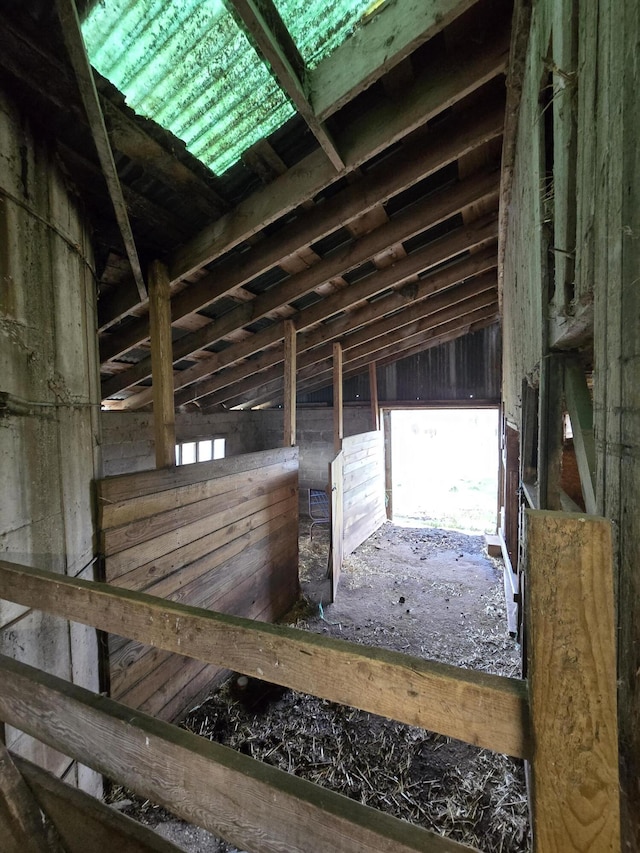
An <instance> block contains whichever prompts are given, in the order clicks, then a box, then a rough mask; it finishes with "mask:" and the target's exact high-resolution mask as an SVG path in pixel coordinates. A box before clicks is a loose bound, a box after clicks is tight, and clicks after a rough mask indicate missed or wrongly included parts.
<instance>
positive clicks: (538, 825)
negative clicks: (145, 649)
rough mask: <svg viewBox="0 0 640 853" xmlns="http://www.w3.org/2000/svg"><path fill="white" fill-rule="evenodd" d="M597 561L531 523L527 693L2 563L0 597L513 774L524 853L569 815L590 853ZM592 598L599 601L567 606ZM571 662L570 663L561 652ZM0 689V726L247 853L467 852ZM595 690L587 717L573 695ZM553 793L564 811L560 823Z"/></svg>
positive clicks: (610, 743) (605, 556) (111, 713)
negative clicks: (328, 704)
mask: <svg viewBox="0 0 640 853" xmlns="http://www.w3.org/2000/svg"><path fill="white" fill-rule="evenodd" d="M549 548H551V549H552V551H549ZM550 553H553V555H554V559H555V561H556V565H558V564H559V562H560V561H562V563H563V569H565V570H566V571H565V573H564V575H563V576H564V577H566V578H567V580H568V582H567V583H565V584H558V583H557V574H556V573H555V572H554V571H553V569H551V571H550V570H549V565H550V564H549V561H548V559H547V557H548V555H549V554H550ZM610 558H611V540H610V525H609V523H608V522H606V521H605V520H604V519H597V518H592V517H589V516H580V517H576V516H564V515H561V514H557V513H535V514H533V515H532V516H530V518H529V561H528V569H527V571H528V573H529V575H530V578H531V597H530V602H531V604H530V607H531V614H532V631H533V642H532V644H531V663H530V670H531V679H530V682H529V683H527V682H526V681H521V680H518V679H513V678H506V677H501V676H493V675H487V674H485V673H481V672H474V671H472V670H465V669H460V668H458V667H454V666H448V665H445V664H440V663H434V662H430V661H426V660H420V659H417V658H413V657H410V656H407V655H404V654H401V653H397V652H389V651H385V650H383V649H377V648H369V647H363V646H361V645H359V644H352V643H347V642H344V641H340V640H334V639H329V638H326V637H323V636H321V635H315V634H309V633H308V632H305V631H300V630H297V629H293V628H286V627H279V626H274V625H269V624H265V625H261V624H256V623H254V622H252V621H251V620H246V619H242V618H239V617H232V616H226V615H224V614H220V613H215V612H211V611H206V610H199V609H197V608H191V607H187V606H184V605H180V604H175V603H171V602H167V601H165V600H163V599H158V598H154V597H152V596H149V595H146V594H144V593H138V592H133V591H129V590H121V589H114V588H112V587H110V586H108V585H104V584H99V583H94V582H90V581H82V580H76V579H72V578H68V577H62V576H60V575H56V574H54V573H51V572H45V571H40V570H38V569H32V568H28V567H25V566H20V565H15V564H11V563H8V562H6V561H0V592H1V594H2V595H3V597H5V598H8V599H10V600H13V601H16V602H18V603H21V604H23V605H27V606H30V607H35V608H39V609H44V610H46V611H47V612H49V613H53V614H55V615H58V616H61V617H63V618H65V619H70V620H75V621H81V622H83V623H85V624H91V625H94V626H95V627H97V628H99V629H101V630H103V631H109V632H117V633H119V634H124V635H125V636H128V637H131V638H133V639H137V640H139V641H141V642H144V643H147V644H150V645H154V646H156V647H158V648H161V649H165V650H168V651H179V652H180V653H182V654H186V655H188V656H190V657H195V658H198V659H200V660H202V661H204V662H208V663H216V664H217V665H222V666H226V667H230V668H232V669H234V670H236V671H238V672H243V673H246V674H248V675H257V676H259V677H261V678H264V679H267V680H270V681H272V682H274V683H277V684H282V685H285V686H288V687H291V688H293V689H296V690H301V691H305V692H309V693H313V694H315V695H317V696H320V697H323V698H326V699H330V700H332V701H337V702H341V703H344V704H349V705H352V706H353V707H357V708H361V709H364V710H368V711H371V712H373V713H377V714H381V715H383V716H386V717H390V718H392V719H396V720H399V721H401V722H406V723H409V724H410V725H415V726H422V727H425V728H428V729H430V730H432V731H436V732H439V733H441V734H444V735H448V736H450V737H456V738H459V739H462V740H465V741H467V742H469V743H473V744H475V745H477V746H481V747H485V748H488V749H493V750H497V751H500V752H504V753H507V754H510V755H514V756H519V757H521V758H525V759H528V760H530V761H531V762H532V767H533V775H534V791H535V794H534V805H535V810H534V844H535V846H534V849H535V851H536V853H548V852H549V853H550V851H557V850H565V849H569V845H570V844H572V843H573V841H574V840H575V838H576V836H575V829H576V826H575V823H574V820H573V818H572V815H575V816H576V818H577V819H579V822H580V826H581V829H580V832H581V835H580V838H581V841H580V844H581V846H580V848H579V849H581V850H584V851H587V850H589V851H593V852H594V853H595V851H598V853H601V851H603V850H607V851H609V850H610V851H619V850H620V844H619V830H620V827H619V805H618V789H617V781H616V779H617V727H616V703H615V678H614V676H613V675H612V673H613V672H614V669H613V668H612V663H613V661H614V656H615V641H614V631H613V596H612V576H611V559H610ZM594 586H595V587H596V588H597V589H598V592H599V594H598V596H597V598H596V597H595V596H584V595H583V596H580V595H576V592H577V591H578V590H579V589H583V588H587V589H592V588H593V587H594ZM551 601H552V602H553V604H552V605H550V602H551ZM596 601H597V610H598V617H597V618H595V611H594V610H593V609H592V608H593V607H594V606H596ZM550 608H551V609H550ZM559 610H561V611H562V613H563V616H564V620H563V623H562V624H563V629H562V631H563V633H562V641H561V645H560V646H559V647H557V646H556V645H555V644H553V643H552V644H551V645H550V644H549V636H550V633H553V630H555V626H556V625H557V624H558V620H557V619H555V618H553V614H554V613H557V612H558V611H559ZM603 615H605V616H606V618H603ZM552 629H553V630H552ZM556 636H559V635H557V634H556ZM574 648H575V649H577V650H579V651H580V653H578V654H573V653H571V651H570V650H571V649H574ZM591 652H592V653H591ZM0 672H1V673H2V682H3V689H2V692H1V694H0V719H3V720H4V721H6V722H8V723H10V724H11V725H13V726H16V727H19V728H22V729H23V730H24V731H26V732H28V733H30V734H31V735H33V736H34V737H37V738H39V739H41V740H43V741H44V742H45V743H48V744H50V745H51V746H54V747H56V748H58V749H61V750H63V751H65V752H66V753H67V754H69V755H71V756H73V757H75V758H77V759H78V760H79V761H82V762H83V763H85V764H88V765H89V766H92V767H94V768H95V769H97V770H99V771H100V772H102V773H105V774H106V775H108V776H109V777H111V778H114V779H117V780H119V781H122V782H123V783H124V784H127V785H128V786H130V787H131V788H133V789H134V790H136V791H138V792H139V793H141V794H142V795H144V796H146V797H148V798H150V799H153V800H154V801H157V802H159V803H161V804H163V805H165V806H166V807H167V808H169V809H171V810H172V811H174V812H175V813H176V814H177V815H179V816H181V817H184V818H185V819H187V820H190V821H193V822H196V823H198V824H200V825H201V826H204V827H205V828H207V829H210V830H212V831H214V832H218V833H220V834H222V835H223V837H225V838H227V839H228V840H230V841H232V842H233V843H236V844H239V845H241V846H243V847H244V848H245V849H248V850H251V851H256V853H262V851H264V853H271V851H273V853H275V851H277V850H280V849H283V847H284V848H286V849H287V850H291V851H299V853H315V851H318V853H320V851H324V850H327V849H330V848H332V847H333V846H334V845H335V839H336V837H337V836H339V837H340V839H341V840H340V845H341V849H344V850H345V851H349V853H365V851H370V853H373V852H374V851H389V852H390V851H392V850H393V851H418V850H420V851H425V850H432V851H450V853H453V851H455V850H462V849H468V848H464V847H463V846H462V845H459V844H456V843H453V842H451V841H448V840H447V839H443V838H441V837H440V836H437V835H434V834H433V833H431V832H427V831H426V830H422V829H419V828H417V827H414V826H411V825H410V824H406V823H404V822H403V821H399V820H397V819H395V818H390V817H387V816H384V815H382V814H380V813H377V812H375V811H372V810H371V809H369V808H366V807H364V806H361V805H360V804H358V803H355V802H353V801H351V800H349V799H348V798H345V797H342V796H340V795H336V794H332V793H330V792H327V791H322V793H321V794H320V790H321V789H319V788H318V787H317V786H316V785H313V784H311V783H308V782H304V781H301V780H298V779H295V778H293V777H291V776H290V775H289V774H287V773H285V772H283V771H280V770H277V769H275V768H273V767H268V766H266V765H263V764H261V763H260V762H258V761H256V760H254V759H251V758H248V757H246V756H243V755H240V754H237V753H235V752H233V751H232V750H229V749H227V748H225V747H223V746H220V745H218V744H215V743H211V742H208V741H204V740H202V739H201V738H199V737H197V736H195V735H192V734H190V733H187V732H183V731H180V730H179V729H177V728H176V727H174V726H171V725H170V724H167V723H163V722H161V721H158V720H155V719H154V718H152V717H148V716H146V715H145V714H142V713H140V712H132V711H131V709H128V708H124V707H123V706H121V705H119V704H118V703H116V702H114V701H113V700H111V699H107V698H106V697H104V696H96V695H94V694H91V693H90V692H89V691H86V690H84V689H82V688H79V687H76V686H74V685H70V684H68V683H66V682H64V681H61V680H60V679H58V678H55V677H53V676H51V675H47V674H45V673H43V672H40V671H38V670H35V669H33V668H31V667H28V666H26V665H24V664H21V663H19V662H17V661H15V660H12V659H8V658H2V659H0ZM593 683H596V684H597V685H598V693H597V696H599V697H600V698H599V699H597V700H596V699H595V697H596V694H595V693H593V692H592V691H591V690H589V689H588V688H589V687H590V686H591V685H592V684H593ZM559 684H566V687H565V688H564V689H565V690H566V691H568V695H570V697H571V702H569V704H568V705H567V707H566V714H564V715H561V718H560V719H559V718H558V715H557V714H555V713H553V714H552V715H551V716H549V713H550V712H549V706H550V703H551V704H552V706H553V704H554V703H555V704H556V705H557V703H558V702H559V701H560V702H561V701H562V699H561V696H562V691H560V692H559V691H558V685H559ZM585 709H588V712H587V713H584V711H585ZM563 710H564V709H563ZM565 732H570V737H568V738H567V737H566V736H565V734H564V733H565ZM558 738H560V739H561V747H562V754H563V761H562V764H561V765H559V762H558V761H557V756H558V748H559V742H558ZM594 738H595V741H596V743H597V748H592V747H593V739H594ZM575 761H578V762H582V763H584V761H586V762H587V764H588V778H589V779H591V780H592V783H591V784H590V785H589V786H587V787H584V786H582V785H579V786H577V788H576V785H575V782H574V781H573V774H574V772H575V769H574V768H575V764H574V762H575ZM550 762H552V763H553V773H551V772H550V765H549V763H550ZM581 778H582V777H581ZM558 792H560V795H561V796H562V797H566V798H567V799H566V800H565V799H561V800H560V802H562V803H563V807H562V808H560V809H558V808H557V803H558ZM5 796H7V792H6V791H5ZM9 796H10V793H9ZM565 802H568V803H569V804H570V806H569V811H568V813H567V809H566V808H565V807H564V804H565ZM574 803H575V805H574ZM554 804H555V805H554ZM602 815H607V820H606V821H605V822H603V820H602ZM310 826H313V831H310Z"/></svg>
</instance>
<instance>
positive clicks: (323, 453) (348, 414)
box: [252, 406, 371, 514]
mask: <svg viewBox="0 0 640 853" xmlns="http://www.w3.org/2000/svg"><path fill="white" fill-rule="evenodd" d="M252 414H253V415H254V416H255V421H256V424H257V428H258V431H259V433H260V434H261V435H262V436H263V439H264V440H265V441H266V442H267V445H266V447H277V446H278V445H279V444H281V443H282V410H280V409H270V410H265V411H257V412H252ZM370 429H371V409H370V408H369V407H368V406H367V407H362V408H360V407H358V408H355V407H354V408H352V407H348V408H345V410H344V432H345V436H347V435H359V434H360V433H363V432H368V431H369V430H370ZM296 439H297V442H298V448H299V450H300V460H299V462H300V468H299V472H300V482H299V486H300V512H301V513H305V514H306V512H307V506H308V490H309V489H310V488H324V487H325V486H326V485H327V483H328V480H329V462H331V460H332V459H333V456H334V454H333V409H330V408H324V407H323V408H318V409H299V410H298V412H297V415H296ZM266 447H265V449H266Z"/></svg>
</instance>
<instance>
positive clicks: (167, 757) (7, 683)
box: [0, 657, 468, 853]
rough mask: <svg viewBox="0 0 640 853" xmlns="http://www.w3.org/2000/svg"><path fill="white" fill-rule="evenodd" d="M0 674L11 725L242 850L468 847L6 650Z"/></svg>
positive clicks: (453, 851) (360, 851)
mask: <svg viewBox="0 0 640 853" xmlns="http://www.w3.org/2000/svg"><path fill="white" fill-rule="evenodd" d="M0 673H1V674H2V694H1V695H0V715H1V716H2V717H3V718H4V719H7V720H10V721H11V723H12V725H15V726H18V727H20V728H22V729H23V730H25V731H27V732H28V733H30V734H32V735H33V736H35V737H37V738H38V739H39V740H42V741H44V742H45V743H49V744H51V745H55V746H56V747H58V748H59V749H62V750H64V751H65V752H66V753H67V754H69V755H71V756H73V757H74V758H76V759H78V760H79V761H82V762H83V763H84V764H87V765H88V766H92V767H93V768H95V769H97V770H98V771H99V772H102V773H104V774H105V775H106V776H108V777H109V778H111V779H116V780H118V781H119V782H121V783H122V784H124V785H126V786H127V787H129V788H131V789H132V790H134V791H135V792H136V793H137V794H139V795H140V796H142V797H145V798H147V799H150V800H152V801H153V802H156V803H159V804H160V805H163V806H165V807H166V808H168V809H169V810H170V811H171V812H173V813H174V814H175V815H177V816H178V817H181V818H183V819H184V820H187V821H189V822H191V823H197V824H199V825H200V826H202V827H204V828H205V829H207V830H209V831H211V832H213V833H215V834H216V835H221V836H222V837H223V838H225V839H226V840H228V841H229V842H231V843H232V844H233V845H236V846H237V847H239V848H240V849H242V850H254V851H256V853H277V851H282V850H287V851H290V853H325V851H327V850H334V849H337V846H338V845H339V846H340V847H342V849H344V850H349V851H350V853H392V851H393V853H418V851H432V853H458V851H459V853H463V851H465V850H468V848H467V847H464V846H463V845H460V844H457V843H456V842H453V841H450V840H449V839H446V838H442V837H441V836H439V835H436V834H435V833H431V832H429V831H427V830H424V829H421V828H419V827H416V826H412V825H411V824H409V823H406V822H405V821H401V820H399V819H398V818H393V817H390V816H389V815H385V814H383V813H382V812H378V811H376V810H374V809H371V808H368V807H366V806H363V805H362V804H360V803H357V802H354V801H353V800H350V799H349V798H348V797H345V796H342V795H340V794H336V793H334V792H333V791H328V790H326V789H324V788H321V787H319V786H318V785H315V784H313V783H311V782H308V781H306V780H305V779H296V778H295V777H294V776H292V775H291V774H289V773H287V772H285V771H283V770H279V769H277V768H275V767H271V766H269V765H268V764H265V763H263V762H261V761H257V760H256V759H253V758H249V756H246V755H243V754H242V753H240V752H235V751H234V750H232V749H229V748H228V747H225V746H222V745H221V744H218V743H215V742H214V741H209V740H207V739H206V738H201V737H198V736H197V735H195V734H193V733H192V732H187V731H184V730H182V729H179V728H178V727H177V726H172V725H170V724H169V723H164V722H162V721H160V720H156V719H154V718H153V717H151V716H148V715H146V714H142V713H140V712H137V711H132V710H131V709H130V708H127V707H125V706H124V705H120V704H118V703H117V702H114V701H113V700H111V699H107V698H106V697H104V696H100V695H96V694H93V693H90V692H89V691H88V690H84V689H83V688H80V687H77V686H76V685H74V684H69V683H67V682H65V681H63V680H62V679H59V678H55V677H54V676H51V675H48V674H46V673H43V672H40V671H39V670H37V669H33V668H32V667H29V666H26V665H25V664H21V663H18V662H17V661H14V660H11V659H10V658H5V657H3V658H1V659H0ZM310 827H312V831H310Z"/></svg>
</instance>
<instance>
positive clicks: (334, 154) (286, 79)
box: [231, 0, 345, 171]
mask: <svg viewBox="0 0 640 853" xmlns="http://www.w3.org/2000/svg"><path fill="white" fill-rule="evenodd" d="M267 3H268V6H269V7H270V16H269V17H270V19H271V20H273V19H274V18H277V19H279V17H280V16H279V14H278V11H277V9H276V8H275V6H273V4H272V3H271V2H269V0H261V4H260V5H262V6H263V7H264V6H265V5H267ZM231 5H232V6H233V8H234V9H235V11H236V13H237V14H238V16H239V18H240V19H241V21H242V22H243V24H244V26H245V27H246V28H247V30H248V32H249V33H250V35H251V37H252V38H253V41H254V43H255V44H256V45H257V47H258V50H259V51H260V53H261V54H262V56H263V57H264V58H265V59H266V61H267V62H268V63H269V65H270V66H271V68H272V69H273V72H274V74H275V75H276V77H277V79H278V82H279V83H280V85H281V86H282V88H283V89H284V91H285V92H286V93H287V95H288V96H289V98H291V101H292V102H293V104H294V105H295V107H296V109H297V110H298V112H299V114H300V115H301V116H302V118H303V119H304V120H305V122H306V123H307V125H308V127H309V130H310V131H311V132H312V133H313V135H314V136H315V137H316V139H317V140H318V142H319V143H320V147H321V148H322V150H323V151H324V153H325V154H326V155H327V157H328V158H329V160H330V162H331V163H332V165H333V166H334V168H335V169H336V170H337V171H342V170H343V169H344V165H345V164H344V162H343V161H342V158H341V157H340V154H339V152H338V149H337V148H336V145H335V143H334V141H333V139H332V138H331V135H330V134H329V132H328V130H327V128H326V127H325V126H324V124H323V123H322V122H321V121H320V120H319V119H318V118H317V117H316V116H315V114H314V112H313V110H312V108H311V104H310V103H309V100H308V98H307V96H306V94H305V91H304V87H303V84H302V80H301V79H300V76H299V72H297V71H296V66H297V67H298V68H300V65H301V64H302V67H304V63H303V62H302V59H301V57H300V55H299V54H298V52H297V49H296V48H295V45H293V42H292V41H291V40H289V44H287V45H283V44H282V43H281V42H280V41H279V40H278V38H277V37H276V35H275V34H274V32H273V30H272V29H271V26H270V25H269V24H268V23H267V21H266V19H265V17H264V14H263V12H262V10H261V9H260V6H259V5H258V3H256V2H254V0H231ZM294 52H295V53H294Z"/></svg>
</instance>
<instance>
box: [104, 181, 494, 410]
mask: <svg viewBox="0 0 640 853" xmlns="http://www.w3.org/2000/svg"><path fill="white" fill-rule="evenodd" d="M491 196H494V197H496V196H497V186H496V183H495V177H494V176H493V175H480V176H477V177H474V178H471V179H468V180H467V181H465V182H463V183H461V184H460V185H459V186H458V187H457V188H454V189H449V190H448V191H443V192H441V193H438V194H437V195H435V196H432V197H429V198H427V199H426V200H424V201H422V202H419V203H417V204H416V205H414V206H413V207H412V208H410V209H409V210H408V211H407V212H405V213H402V214H400V215H398V216H397V217H395V218H394V219H393V220H392V221H390V222H387V223H386V224H384V225H382V226H381V227H380V228H377V229H375V230H374V231H372V232H370V233H368V234H366V235H365V236H363V237H362V238H360V240H357V241H355V242H354V243H353V244H349V245H347V246H346V247H345V248H343V249H339V250H337V251H336V252H333V253H332V254H331V255H330V256H328V257H326V258H324V259H322V260H320V261H319V262H318V263H316V264H315V265H314V266H312V267H310V268H308V269H305V270H303V271H302V272H300V273H298V274H297V275H294V276H292V277H291V278H289V279H287V280H286V281H284V282H283V283H282V284H280V285H277V286H276V287H274V288H272V289H271V290H269V291H267V292H266V293H264V294H262V295H260V296H257V297H256V298H255V299H252V300H251V301H249V302H246V303H244V304H241V305H238V306H237V307H236V308H234V309H233V310H232V311H230V312H229V313H227V314H226V315H224V317H221V318H220V319H219V320H217V321H216V322H215V323H210V324H209V325H207V326H204V327H202V328H201V329H199V330H197V331H196V332H193V333H191V334H190V335H187V336H186V337H185V338H183V339H182V340H181V341H179V342H178V343H177V344H176V347H175V349H174V360H175V361H177V360H179V359H182V358H185V357H187V356H189V355H191V354H192V353H195V352H197V351H198V350H202V349H204V348H205V347H207V346H209V345H210V344H212V343H213V342H214V341H217V340H220V339H221V338H223V337H224V336H225V335H227V334H229V333H230V332H232V331H233V330H234V329H237V328H239V327H242V326H244V325H247V324H249V323H253V322H255V321H256V320H258V319H261V318H262V317H265V316H267V315H268V314H269V313H270V312H272V311H274V310H275V309H277V308H278V307H280V306H282V305H286V304H288V303H291V302H293V301H295V300H296V299H299V298H301V297H303V296H305V295H307V294H309V293H311V292H312V291H313V290H314V289H316V288H318V287H319V286H320V285H322V284H324V283H325V282H327V281H329V280H331V279H332V278H334V277H335V276H341V275H344V273H345V272H347V271H348V270H350V269H353V268H354V267H357V266H358V265H360V264H362V263H365V262H366V261H369V260H370V259H371V258H373V257H374V256H375V255H376V254H378V253H379V252H382V251H384V250H385V249H386V248H387V247H388V246H389V245H393V244H394V243H398V242H401V241H403V240H407V239H408V238H410V237H413V236H414V235H415V234H416V233H418V232H420V231H424V230H426V229H428V228H431V227H433V226H435V225H437V224H439V223H441V222H443V221H445V220H446V219H448V218H449V217H451V216H453V215H455V214H456V213H458V212H459V211H460V210H461V209H462V208H464V207H465V206H467V205H469V204H470V203H472V201H474V200H476V199H478V198H485V197H491ZM494 233H497V232H495V230H494ZM462 234H463V235H464V236H461V235H458V236H457V239H456V240H455V241H454V244H453V251H452V254H457V253H458V252H462V251H464V250H465V249H467V248H468V247H469V246H472V245H475V244H476V238H477V228H476V227H472V228H470V229H468V230H466V231H464V232H462ZM417 254H418V253H416V256H411V259H405V260H404V262H399V263H398V264H396V267H399V266H400V264H404V267H406V268H412V272H411V273H409V275H413V274H415V273H418V272H422V271H423V270H424V269H426V268H427V267H426V266H422V267H420V265H419V261H418V257H417ZM444 259H446V258H444ZM416 264H417V266H416ZM404 267H402V268H404ZM389 275H391V276H392V277H393V274H392V273H390V272H386V276H387V278H388V277H389ZM377 276H380V281H382V280H383V276H382V271H381V272H380V273H378V274H377ZM377 276H376V277H377ZM395 281H398V279H397V278H396V279H395ZM395 281H394V282H393V283H395ZM386 286H388V285H387V284H385V285H384V286H382V287H380V288H379V289H380V290H382V289H384V287H386ZM370 295H373V293H371V294H370ZM325 301H326V300H325ZM327 316H329V315H327ZM202 364H203V365H204V362H203V363H202ZM150 370H151V361H150V359H149V358H147V359H143V360H142V361H140V362H139V363H138V364H135V365H134V366H133V367H131V368H130V369H129V370H127V371H125V372H123V373H121V374H118V375H116V376H114V377H113V378H111V379H109V380H107V381H106V382H104V383H103V386H102V395H103V397H109V396H111V395H113V394H115V393H118V392H119V391H121V390H123V389H124V388H127V387H130V386H131V385H134V384H136V383H137V382H140V381H142V380H143V379H146V378H147V377H148V376H149V375H150ZM204 370H205V368H204V366H199V367H196V368H195V369H194V370H192V371H191V372H190V373H189V379H188V381H193V380H194V379H197V378H199V376H197V375H195V374H197V373H198V372H199V371H204ZM200 375H202V373H200ZM183 384H186V382H183Z"/></svg>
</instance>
